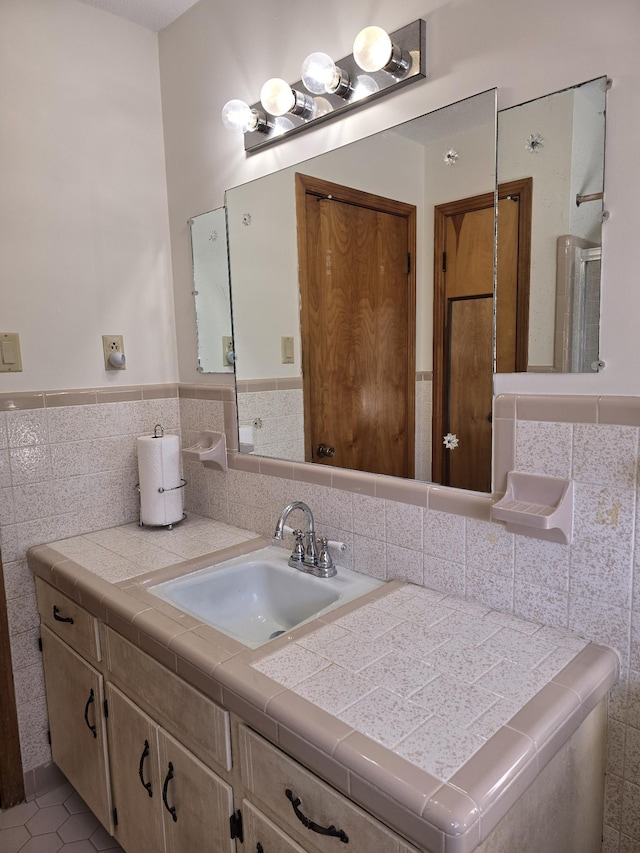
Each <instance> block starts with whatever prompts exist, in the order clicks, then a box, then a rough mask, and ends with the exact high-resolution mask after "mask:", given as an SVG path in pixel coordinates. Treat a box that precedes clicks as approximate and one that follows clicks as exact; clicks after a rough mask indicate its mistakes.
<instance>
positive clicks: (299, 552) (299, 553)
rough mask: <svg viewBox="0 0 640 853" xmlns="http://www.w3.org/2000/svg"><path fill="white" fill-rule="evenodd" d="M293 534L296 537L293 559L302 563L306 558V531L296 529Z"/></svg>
mask: <svg viewBox="0 0 640 853" xmlns="http://www.w3.org/2000/svg"><path fill="white" fill-rule="evenodd" d="M293 535H294V536H295V537H296V544H295V545H294V546H293V551H292V553H291V559H292V560H295V561H296V562H298V563H302V562H303V560H304V533H303V532H302V530H294V531H293Z"/></svg>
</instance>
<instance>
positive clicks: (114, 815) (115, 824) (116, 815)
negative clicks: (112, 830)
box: [113, 807, 118, 826]
mask: <svg viewBox="0 0 640 853" xmlns="http://www.w3.org/2000/svg"><path fill="white" fill-rule="evenodd" d="M113 825H114V826H117V825H118V809H116V808H115V807H114V809H113Z"/></svg>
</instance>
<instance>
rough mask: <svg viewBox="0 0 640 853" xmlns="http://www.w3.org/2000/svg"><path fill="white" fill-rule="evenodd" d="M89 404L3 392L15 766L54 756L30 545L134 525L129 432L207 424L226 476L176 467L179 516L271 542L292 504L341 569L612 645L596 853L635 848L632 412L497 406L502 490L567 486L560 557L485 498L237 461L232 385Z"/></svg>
mask: <svg viewBox="0 0 640 853" xmlns="http://www.w3.org/2000/svg"><path fill="white" fill-rule="evenodd" d="M84 393H85V392H78V393H77V394H75V395H71V396H69V397H65V395H64V394H60V395H48V394H47V395H38V394H29V395H17V397H15V398H14V404H16V405H17V406H18V408H10V406H9V405H8V403H9V395H0V545H1V547H2V558H3V565H4V574H5V586H6V593H7V598H8V610H9V621H10V632H11V643H12V654H13V662H14V679H15V684H16V694H17V701H18V709H19V718H20V730H21V743H22V752H23V761H24V769H25V771H29V770H32V769H34V768H36V767H38V766H39V765H41V764H43V763H45V762H46V761H48V760H49V758H50V753H49V747H48V744H47V742H46V737H45V732H46V706H45V701H44V686H43V682H42V675H41V664H40V658H39V653H38V651H37V645H36V638H37V634H38V617H37V612H36V608H35V596H34V590H33V582H32V579H31V576H30V573H29V571H28V569H27V566H26V561H25V552H26V549H27V548H28V547H29V546H31V545H34V544H38V543H41V542H46V541H51V540H54V539H60V538H62V537H66V536H71V535H77V534H80V533H84V532H89V531H91V530H98V529H101V528H104V527H110V526H113V525H117V524H122V523H125V522H129V521H133V520H137V498H136V494H135V490H134V486H135V483H136V482H137V468H136V459H135V437H136V436H137V435H141V434H146V433H150V432H151V431H152V430H153V426H154V424H155V423H158V422H161V423H163V425H164V426H165V428H166V429H167V431H170V432H175V431H181V434H182V439H183V444H184V445H188V444H191V443H193V442H194V441H195V438H196V436H197V432H198V431H199V430H201V429H214V430H222V429H226V431H227V442H228V446H229V447H230V449H231V451H232V455H231V458H230V463H231V467H230V468H229V470H228V471H227V472H226V473H222V472H216V471H212V470H209V469H205V468H204V467H203V466H201V465H199V464H198V463H185V465H184V476H185V478H186V479H187V481H188V486H187V488H186V490H185V492H186V494H185V500H186V506H185V508H186V510H187V512H189V511H192V512H197V513H199V514H202V515H206V516H209V517H212V518H215V519H217V520H220V521H225V522H229V523H232V524H235V525H237V526H239V527H246V528H248V529H251V530H255V531H257V532H259V533H263V534H267V535H271V533H272V531H273V528H274V526H275V522H276V519H277V517H278V515H279V513H280V511H281V509H282V508H283V507H284V506H285V504H286V503H288V502H290V501H291V500H303V501H306V502H307V503H308V504H309V505H310V506H311V507H312V509H313V511H314V515H315V518H316V524H317V528H318V530H319V531H320V532H321V533H322V534H323V535H328V536H329V537H330V538H331V539H335V540H339V541H343V542H345V543H346V545H347V551H346V552H345V553H342V552H337V553H335V554H334V557H335V558H336V559H337V561H338V562H340V563H341V564H343V565H347V566H349V567H353V568H355V569H357V570H358V571H361V572H364V573H366V574H370V575H374V576H376V577H379V578H384V579H391V578H400V579H405V580H408V581H411V582H413V583H417V584H420V585H424V586H426V587H430V588H432V589H435V590H437V591H438V592H442V593H446V594H453V595H456V596H461V597H464V598H466V599H471V600H474V601H476V602H478V603H480V604H483V605H487V606H489V607H491V608H495V609H498V610H502V611H504V612H505V613H512V614H514V615H516V616H518V617H522V618H524V619H528V620H533V621H537V622H540V623H542V624H545V625H549V626H551V627H557V628H568V629H570V630H571V631H573V632H575V633H577V634H579V635H580V636H582V637H584V638H586V639H589V640H594V641H596V642H600V643H604V644H606V645H610V646H612V647H613V648H615V649H616V650H617V652H618V653H619V655H620V658H621V662H622V677H621V680H620V682H619V684H618V686H617V688H616V689H615V691H614V693H613V695H612V698H611V701H610V705H609V736H608V775H607V805H606V818H605V824H606V825H605V837H604V846H603V850H605V851H609V850H618V849H622V850H625V851H632V850H637V851H640V583H638V579H639V578H640V554H637V549H636V548H635V531H636V524H637V518H638V488H639V483H638V442H639V438H640V405H639V401H638V400H637V399H635V398H597V397H569V398H567V397H555V398H554V397H520V396H518V397H515V396H514V397H501V398H498V399H497V400H496V406H495V413H494V414H495V419H494V436H495V437H494V445H495V446H494V460H495V463H494V471H495V474H494V478H495V479H494V482H495V487H496V491H497V492H499V491H500V490H501V488H504V486H503V483H504V478H505V477H506V471H507V470H510V469H517V470H519V471H524V472H531V473H544V474H548V475H552V476H561V477H571V478H572V479H574V481H575V483H576V501H575V514H574V538H573V542H572V544H571V545H559V544H555V543H549V542H543V541H540V540H536V539H531V538H528V537H523V536H516V535H513V534H511V533H508V532H507V531H506V530H505V528H504V527H503V526H501V525H499V524H493V523H490V522H489V508H490V504H491V500H490V498H489V497H488V496H485V495H474V494H469V493H463V492H456V491H454V490H448V489H443V488H441V487H435V486H430V487H429V486H426V485H425V484H416V483H403V482H402V481H398V480H395V479H393V478H385V477H375V476H372V475H364V474H358V473H356V472H342V471H337V470H331V469H327V468H324V467H322V466H306V465H304V464H302V465H301V464H294V463H285V462H280V461H278V460H274V459H264V458H257V457H250V456H244V455H241V456H236V455H235V454H234V453H233V451H234V450H235V448H236V447H237V437H236V435H235V405H234V402H233V388H232V387H231V386H229V385H224V386H220V387H217V388H211V387H209V386H180V388H179V389H175V387H173V388H171V389H166V388H162V389H156V391H155V392H154V389H152V388H150V389H138V390H137V391H134V390H132V391H131V395H132V396H131V397H129V398H126V399H110V398H109V397H108V396H107V394H106V392H105V393H104V394H103V392H92V393H93V396H91V394H88V396H87V397H85V396H83V394H84ZM154 393H155V394H156V396H154ZM166 394H169V395H170V396H166ZM136 395H137V396H136ZM18 398H20V399H18ZM103 400H104V402H103ZM16 401H17V402H16ZM65 401H68V402H69V403H70V404H68V405H67V404H66V403H65ZM19 406H23V408H19Z"/></svg>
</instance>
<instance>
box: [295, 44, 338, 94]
mask: <svg viewBox="0 0 640 853" xmlns="http://www.w3.org/2000/svg"><path fill="white" fill-rule="evenodd" d="M338 76H339V75H338V69H337V68H336V64H335V62H334V61H333V59H331V57H330V56H329V55H328V54H326V53H310V54H309V56H307V58H306V59H305V61H304V62H303V63H302V75H301V77H302V82H303V83H304V85H305V87H306V88H307V89H308V90H309V91H310V92H312V93H313V94H314V95H322V94H324V92H331V91H332V88H331V87H332V86H335V82H336V77H338Z"/></svg>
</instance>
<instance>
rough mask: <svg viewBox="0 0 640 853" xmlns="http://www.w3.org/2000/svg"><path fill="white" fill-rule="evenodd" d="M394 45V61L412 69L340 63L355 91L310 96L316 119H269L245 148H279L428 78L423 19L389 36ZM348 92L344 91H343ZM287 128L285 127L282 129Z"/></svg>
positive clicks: (299, 84)
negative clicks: (406, 61)
mask: <svg viewBox="0 0 640 853" xmlns="http://www.w3.org/2000/svg"><path fill="white" fill-rule="evenodd" d="M389 36H390V38H391V41H392V43H393V44H394V45H395V47H396V48H397V51H394V55H393V56H392V60H393V59H396V60H398V57H406V56H408V57H410V60H411V62H410V65H409V67H405V64H404V63H403V62H401V61H396V63H395V65H394V68H395V70H391V71H385V70H382V71H373V72H367V71H362V69H361V68H359V67H358V66H357V64H356V62H355V60H354V58H353V56H352V55H349V56H346V57H344V58H343V59H338V60H336V65H337V66H339V67H340V68H341V69H343V70H344V71H345V72H346V73H347V74H348V75H349V77H350V79H351V81H352V82H351V87H352V91H351V92H350V93H349V94H348V95H347V97H344V96H343V95H342V94H337V93H330V92H327V93H326V94H322V95H317V96H315V97H314V96H311V95H310V96H309V97H310V98H313V100H314V101H315V104H316V114H315V115H314V116H312V117H306V118H305V116H304V115H295V114H294V113H292V112H291V113H287V114H286V116H283V119H285V121H284V122H282V121H281V120H279V119H274V118H272V117H271V116H268V115H267V130H266V132H260V131H259V132H253V133H252V132H247V133H245V134H244V147H245V151H246V152H247V154H252V153H254V152H255V151H260V150H261V149H263V148H266V147H268V146H270V145H275V144H276V143H278V142H281V141H282V140H284V139H287V138H288V137H290V136H292V135H293V134H296V133H300V132H302V131H303V130H307V128H310V127H315V126H316V125H318V124H321V123H323V122H326V121H329V120H331V119H334V118H337V117H338V116H341V115H343V114H344V113H346V112H349V111H350V110H353V109H356V108H357V107H363V106H364V105H365V104H369V103H372V102H373V101H375V100H377V99H378V98H382V97H384V96H385V95H389V94H391V93H392V92H395V91H397V90H398V89H402V88H404V87H405V86H408V85H410V84H411V83H417V82H418V80H424V78H425V77H426V76H427V58H426V23H425V21H423V20H422V19H418V20H416V21H413V22H412V23H411V24H407V25H406V26H405V27H401V29H399V30H395V32H392V33H389ZM291 88H292V89H294V90H297V91H299V90H302V91H304V84H303V83H302V82H301V81H300V80H299V81H297V82H296V83H293V84H292V87H291ZM342 91H344V89H343V90H342ZM252 108H253V109H255V110H259V111H261V112H263V111H264V108H263V107H262V105H261V104H260V103H255V104H252ZM283 124H285V125H286V126H285V127H283V126H282V125H283Z"/></svg>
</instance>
